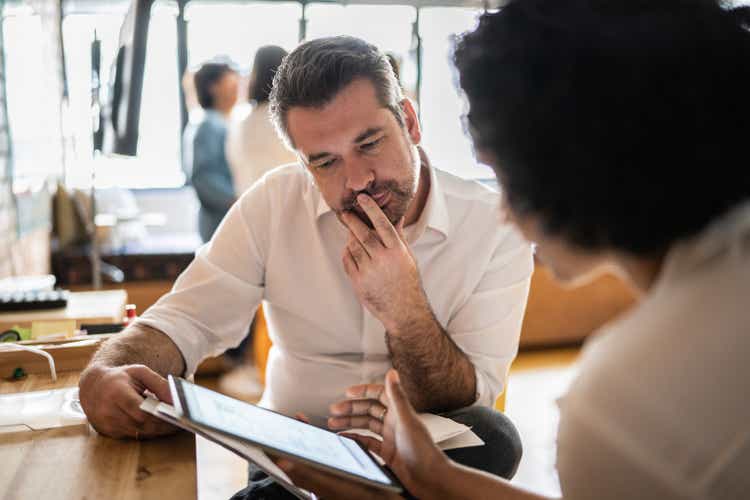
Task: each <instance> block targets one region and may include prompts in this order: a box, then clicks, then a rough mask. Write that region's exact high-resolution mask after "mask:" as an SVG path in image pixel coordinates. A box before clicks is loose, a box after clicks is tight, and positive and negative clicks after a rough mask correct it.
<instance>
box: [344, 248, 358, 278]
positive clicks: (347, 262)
mask: <svg viewBox="0 0 750 500" xmlns="http://www.w3.org/2000/svg"><path fill="white" fill-rule="evenodd" d="M341 261H342V262H343V263H344V271H346V274H348V275H349V276H352V274H354V272H356V271H357V270H358V269H359V267H357V262H356V261H355V260H354V257H352V253H351V252H350V251H349V247H346V248H344V254H343V255H342V256H341Z"/></svg>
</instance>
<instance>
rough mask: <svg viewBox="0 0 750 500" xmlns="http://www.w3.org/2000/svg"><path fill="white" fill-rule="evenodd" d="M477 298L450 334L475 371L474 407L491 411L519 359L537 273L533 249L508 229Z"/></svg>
mask: <svg viewBox="0 0 750 500" xmlns="http://www.w3.org/2000/svg"><path fill="white" fill-rule="evenodd" d="M497 237H498V239H499V240H498V244H497V245H496V247H495V251H494V252H493V254H492V257H491V259H490V262H489V263H488V265H487V268H486V270H485V272H484V274H483V275H482V277H481V279H480V281H479V283H478V285H477V286H476V288H475V289H474V291H473V293H472V294H471V295H470V296H469V298H468V299H467V300H466V302H465V303H464V304H463V305H462V306H461V307H460V308H459V310H458V311H457V312H456V313H454V314H453V315H452V318H451V320H450V321H449V323H448V325H447V327H446V330H447V331H448V333H449V334H450V336H451V338H452V339H453V341H454V342H456V345H458V346H459V347H460V348H461V349H462V350H463V352H464V353H466V355H467V356H468V357H469V360H471V362H472V363H473V364H474V367H475V370H476V384H477V385H476V400H475V402H474V404H475V405H481V406H488V407H492V406H494V404H495V400H496V399H497V397H498V396H499V395H500V394H501V393H502V392H503V391H504V390H505V380H506V377H507V374H508V370H509V369H510V365H511V363H512V362H513V359H515V357H516V354H517V353H518V342H519V339H520V336H521V324H522V322H523V316H524V312H525V310H526V300H527V298H528V295H529V285H530V282H531V273H532V271H533V268H534V263H533V258H532V251H531V246H530V245H529V244H528V243H526V242H525V241H524V240H523V238H522V237H521V235H520V234H519V233H518V232H517V231H516V230H514V229H511V228H510V227H509V228H508V230H507V231H506V232H504V233H501V232H498V236H497Z"/></svg>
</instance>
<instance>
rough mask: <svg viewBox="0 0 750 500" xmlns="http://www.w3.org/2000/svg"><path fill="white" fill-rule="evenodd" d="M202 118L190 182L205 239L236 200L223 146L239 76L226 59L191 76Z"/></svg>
mask: <svg viewBox="0 0 750 500" xmlns="http://www.w3.org/2000/svg"><path fill="white" fill-rule="evenodd" d="M193 81H194V82H195V90H196V94H197V96H198V103H199V104H200V106H201V107H202V108H203V111H204V116H203V120H202V121H201V122H200V123H199V124H198V126H197V128H196V129H195V136H194V138H193V149H192V155H191V156H192V160H193V161H192V163H193V165H192V172H191V183H192V185H193V187H194V188H195V192H196V194H197V195H198V200H199V201H200V205H201V207H200V211H199V213H198V231H199V232H200V235H201V238H202V239H203V241H204V242H205V241H208V240H210V239H211V236H213V234H214V231H215V230H216V228H217V227H218V226H219V223H220V222H221V220H222V219H223V218H224V216H225V215H226V213H227V211H228V210H229V207H231V206H232V204H233V203H234V202H235V200H236V199H237V196H236V194H235V189H234V185H233V182H232V174H231V172H230V170H229V164H228V163H227V157H226V154H225V152H224V146H225V144H226V140H227V121H228V119H229V115H230V113H231V112H232V109H233V108H234V105H235V104H236V103H237V94H238V89H239V75H238V74H237V71H236V70H235V69H234V68H233V67H232V65H230V64H229V63H226V62H207V63H205V64H203V65H202V66H201V67H200V69H199V70H198V71H196V73H195V76H194V78H193Z"/></svg>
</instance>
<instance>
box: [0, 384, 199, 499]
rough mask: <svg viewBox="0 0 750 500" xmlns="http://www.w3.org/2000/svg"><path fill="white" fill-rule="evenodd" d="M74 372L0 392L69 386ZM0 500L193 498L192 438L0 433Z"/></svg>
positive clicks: (73, 431)
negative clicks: (129, 437) (0, 462)
mask: <svg viewBox="0 0 750 500" xmlns="http://www.w3.org/2000/svg"><path fill="white" fill-rule="evenodd" d="M78 376H79V373H78V372H65V373H61V374H60V375H59V378H58V380H57V382H56V383H53V382H51V380H50V378H49V376H48V375H46V376H45V375H29V376H28V377H27V378H26V379H24V380H21V381H15V382H9V381H2V382H0V394H8V393H17V392H21V391H39V390H49V389H60V388H64V387H72V386H75V385H77V384H78ZM0 457H2V459H3V463H2V466H0V499H3V500H11V499H12V500H16V499H52V498H54V499H81V500H82V499H92V500H93V499H107V500H115V499H117V500H120V499H122V500H130V499H152V498H153V499H158V500H171V499H190V498H196V496H197V487H196V465H195V463H196V462H195V438H194V436H193V435H192V434H188V433H184V432H180V433H178V434H175V435H173V436H168V437H164V438H159V439H155V440H150V441H132V440H126V441H123V440H116V439H111V438H107V437H104V436H101V435H99V434H98V433H97V432H96V431H95V430H94V429H93V428H91V427H90V426H89V425H77V426H69V427H60V428H56V429H49V430H44V431H25V432H14V433H5V434H0Z"/></svg>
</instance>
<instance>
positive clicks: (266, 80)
mask: <svg viewBox="0 0 750 500" xmlns="http://www.w3.org/2000/svg"><path fill="white" fill-rule="evenodd" d="M286 54H287V52H286V51H285V50H284V49H282V48H281V47H278V46H276V45H265V46H263V47H261V48H259V49H258V52H256V53H255V60H254V61H253V69H252V73H251V74H250V85H249V87H250V88H249V93H248V97H249V99H250V103H251V104H252V106H253V107H252V110H251V111H250V113H249V114H248V115H247V116H246V117H245V118H244V119H243V120H242V121H241V122H239V123H237V124H236V125H235V126H232V127H230V129H229V136H228V139H227V146H226V154H227V160H228V161H229V168H230V171H231V173H232V178H233V181H234V189H235V192H236V193H237V194H238V195H240V194H242V193H244V192H245V191H246V190H247V188H249V187H250V186H252V185H253V183H255V181H257V180H258V179H259V178H260V177H262V176H263V174H265V173H266V172H268V171H269V170H271V169H272V168H274V167H277V166H279V165H283V164H285V163H293V162H296V161H297V157H296V155H295V154H294V153H293V152H292V151H291V150H290V149H288V148H287V147H286V146H285V145H284V143H283V142H282V140H281V138H280V137H279V136H278V134H277V133H276V129H275V128H274V126H273V123H272V122H271V118H270V117H269V115H268V96H269V94H270V93H271V88H272V87H273V76H274V75H275V74H276V69H277V68H278V67H279V64H281V60H282V59H283V58H284V56H286Z"/></svg>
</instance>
